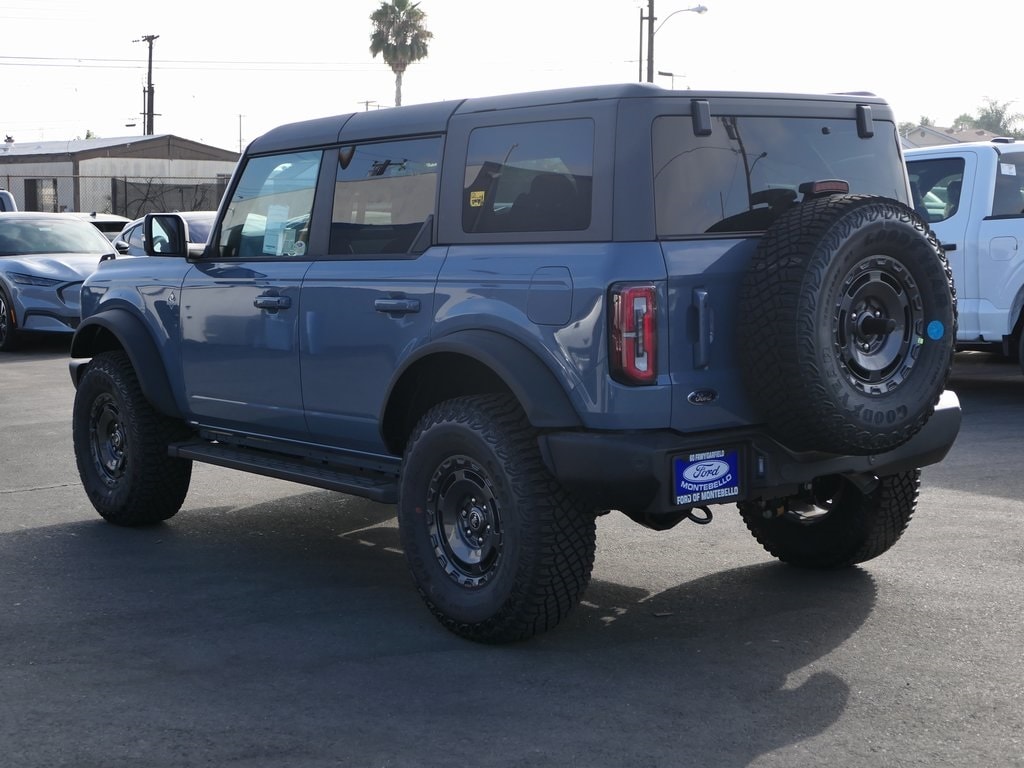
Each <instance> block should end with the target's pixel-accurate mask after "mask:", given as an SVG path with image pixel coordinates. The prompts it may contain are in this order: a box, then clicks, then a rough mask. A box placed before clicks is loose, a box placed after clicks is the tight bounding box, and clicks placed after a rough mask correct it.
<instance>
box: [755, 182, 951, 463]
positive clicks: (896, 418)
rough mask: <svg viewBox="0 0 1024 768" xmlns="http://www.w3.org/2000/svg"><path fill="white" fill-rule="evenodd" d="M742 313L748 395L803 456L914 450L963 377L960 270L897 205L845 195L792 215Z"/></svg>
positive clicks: (764, 258)
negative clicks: (956, 373) (958, 369)
mask: <svg viewBox="0 0 1024 768" xmlns="http://www.w3.org/2000/svg"><path fill="white" fill-rule="evenodd" d="M740 311H741V317H740V321H739V324H738V326H739V327H738V340H739V350H738V353H739V356H740V364H741V369H742V375H743V379H744V384H745V386H746V389H747V392H748V395H749V397H750V398H751V401H752V403H753V405H754V407H755V408H756V409H757V411H758V414H759V418H760V419H761V420H763V421H764V422H765V423H766V425H767V427H768V429H769V430H770V432H771V434H772V435H773V436H774V437H775V438H776V439H777V440H779V441H780V442H781V443H783V444H784V445H786V446H788V447H790V448H791V449H793V450H798V451H825V452H829V453H842V454H855V455H868V454H874V453H882V452H885V451H888V450H891V449H893V448H896V447H898V446H899V445H902V444H903V443H905V442H906V441H907V440H909V439H910V437H911V436H912V435H914V433H916V432H917V431H918V430H920V429H921V427H922V426H924V424H925V422H926V421H927V420H928V418H929V416H931V414H932V413H933V411H934V407H935V404H936V402H937V401H938V399H939V396H940V394H941V393H942V391H943V389H944V388H945V385H946V380H947V379H948V377H949V372H950V368H951V367H952V361H953V345H954V341H955V339H956V294H955V291H954V289H953V282H952V276H951V273H950V269H949V263H948V262H947V260H946V255H945V253H944V252H943V250H942V248H941V246H940V245H939V243H938V241H937V240H936V238H935V236H934V235H933V234H932V233H931V231H930V229H929V228H928V225H927V224H925V222H924V221H923V220H922V219H921V218H920V217H919V216H918V215H917V214H916V213H914V212H913V211H912V210H911V209H910V208H908V207H907V206H905V205H903V204H902V203H900V202H898V201H896V200H889V199H887V198H881V197H869V196H859V195H835V196H832V197H826V198H821V199H818V200H812V201H809V202H806V203H803V204H801V205H798V206H796V207H795V208H793V209H792V210H790V211H788V212H786V214H785V215H783V216H782V217H781V218H780V219H779V220H778V221H777V222H776V223H775V224H774V225H773V226H772V227H771V229H769V230H768V231H767V232H766V233H765V235H764V237H763V238H762V240H761V242H760V244H759V246H758V248H757V251H756V253H755V254H754V256H753V258H752V260H751V263H750V267H749V269H748V271H747V273H746V274H745V275H744V280H743V283H742V287H741V289H740Z"/></svg>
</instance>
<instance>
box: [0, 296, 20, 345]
mask: <svg viewBox="0 0 1024 768" xmlns="http://www.w3.org/2000/svg"><path fill="white" fill-rule="evenodd" d="M17 348H18V329H17V327H16V323H15V319H14V308H13V306H12V305H11V302H10V299H8V298H7V294H6V293H4V291H3V289H2V288H0V352H10V351H11V350H13V349H17Z"/></svg>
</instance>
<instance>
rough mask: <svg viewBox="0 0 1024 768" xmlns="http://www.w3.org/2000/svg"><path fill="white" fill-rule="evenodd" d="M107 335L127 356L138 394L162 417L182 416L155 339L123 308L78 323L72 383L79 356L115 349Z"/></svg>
mask: <svg viewBox="0 0 1024 768" xmlns="http://www.w3.org/2000/svg"><path fill="white" fill-rule="evenodd" d="M109 337H113V338H114V339H116V346H119V347H120V348H121V349H123V350H124V351H125V353H126V354H127V355H128V359H129V360H130V361H131V364H132V368H134V369H135V375H136V376H137V377H138V379H139V385H140V386H141V387H142V394H143V395H145V397H146V399H147V400H148V401H149V402H150V403H151V404H152V405H153V407H154V408H156V409H157V410H158V411H160V413H162V414H164V415H166V416H171V417H173V418H177V419H180V418H183V414H182V412H181V408H179V407H178V402H177V400H176V399H175V397H174V390H173V389H172V388H171V382H170V379H168V378H167V371H166V370H165V369H164V361H163V358H161V357H160V352H159V350H158V349H157V344H156V342H155V341H154V340H153V337H152V336H151V335H150V334H149V331H148V330H147V329H146V325H145V323H144V322H143V321H142V320H140V319H139V318H138V317H136V316H135V315H134V314H133V313H131V312H129V311H128V310H127V309H123V308H120V307H116V308H111V309H107V310H103V311H102V312H97V313H96V314H95V315H90V316H89V317H87V318H85V320H83V321H82V323H81V324H80V325H79V326H78V329H77V330H76V331H75V336H74V338H73V339H72V341H71V357H72V363H71V378H72V381H73V382H74V384H75V386H76V387H77V386H78V381H79V376H80V374H81V370H80V359H81V358H91V357H94V356H95V355H97V354H99V353H100V352H105V351H108V350H110V349H113V348H115V345H114V344H111V342H110V341H109V340H108V338H109ZM76 359H78V360H76Z"/></svg>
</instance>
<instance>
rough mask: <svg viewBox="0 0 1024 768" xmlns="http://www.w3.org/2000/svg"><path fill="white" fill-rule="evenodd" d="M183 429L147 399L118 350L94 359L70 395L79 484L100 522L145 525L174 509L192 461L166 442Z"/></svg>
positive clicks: (181, 435)
mask: <svg viewBox="0 0 1024 768" xmlns="http://www.w3.org/2000/svg"><path fill="white" fill-rule="evenodd" d="M189 434H190V431H189V429H188V427H186V426H185V424H184V423H183V422H181V421H177V420H175V419H171V418H168V417H167V416H164V415H163V414H161V413H159V412H158V411H156V410H155V409H154V408H153V406H151V405H150V404H149V401H147V400H146V398H145V396H144V395H143V394H142V389H141V387H140V386H139V380H138V378H137V376H136V375H135V371H134V369H133V368H132V365H131V362H130V361H129V360H128V356H127V355H126V354H125V353H124V352H104V353H103V354H101V355H97V356H96V357H94V358H93V360H92V362H91V363H90V364H89V368H88V370H87V371H86V372H85V375H84V376H83V377H82V381H81V382H80V383H79V385H78V389H77V391H76V393H75V404H74V412H73V414H72V438H73V440H74V446H75V461H76V463H77V464H78V474H79V476H80V477H81V479H82V485H83V487H84V488H85V492H86V494H87V495H88V496H89V500H90V501H91V502H92V504H93V506H94V507H95V508H96V511H97V512H99V513H100V515H101V516H102V517H103V518H104V519H105V520H107V521H109V522H111V523H115V524H117V525H127V526H135V525H151V524H153V523H158V522H160V521H161V520H166V519H167V518H169V517H171V516H173V515H174V514H175V513H176V512H177V511H178V510H179V509H180V508H181V505H182V503H183V502H184V501H185V495H186V494H187V493H188V486H189V482H190V480H191V477H192V462H191V461H186V460H184V459H173V458H171V457H170V456H168V455H167V446H168V444H170V443H172V442H175V441H177V440H183V439H185V438H186V437H188V436H189Z"/></svg>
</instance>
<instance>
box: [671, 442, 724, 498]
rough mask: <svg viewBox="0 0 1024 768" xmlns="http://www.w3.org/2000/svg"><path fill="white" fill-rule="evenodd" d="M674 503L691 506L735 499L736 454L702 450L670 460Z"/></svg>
mask: <svg viewBox="0 0 1024 768" xmlns="http://www.w3.org/2000/svg"><path fill="white" fill-rule="evenodd" d="M672 473H673V476H674V478H675V497H676V504H678V505H680V506H691V505H695V504H711V503H718V502H722V501H729V500H730V499H735V498H739V495H740V452H739V451H738V450H736V449H732V450H725V449H721V450H714V449H713V450H706V451H695V452H693V453H690V454H682V455H681V456H676V457H675V458H673V459H672Z"/></svg>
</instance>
